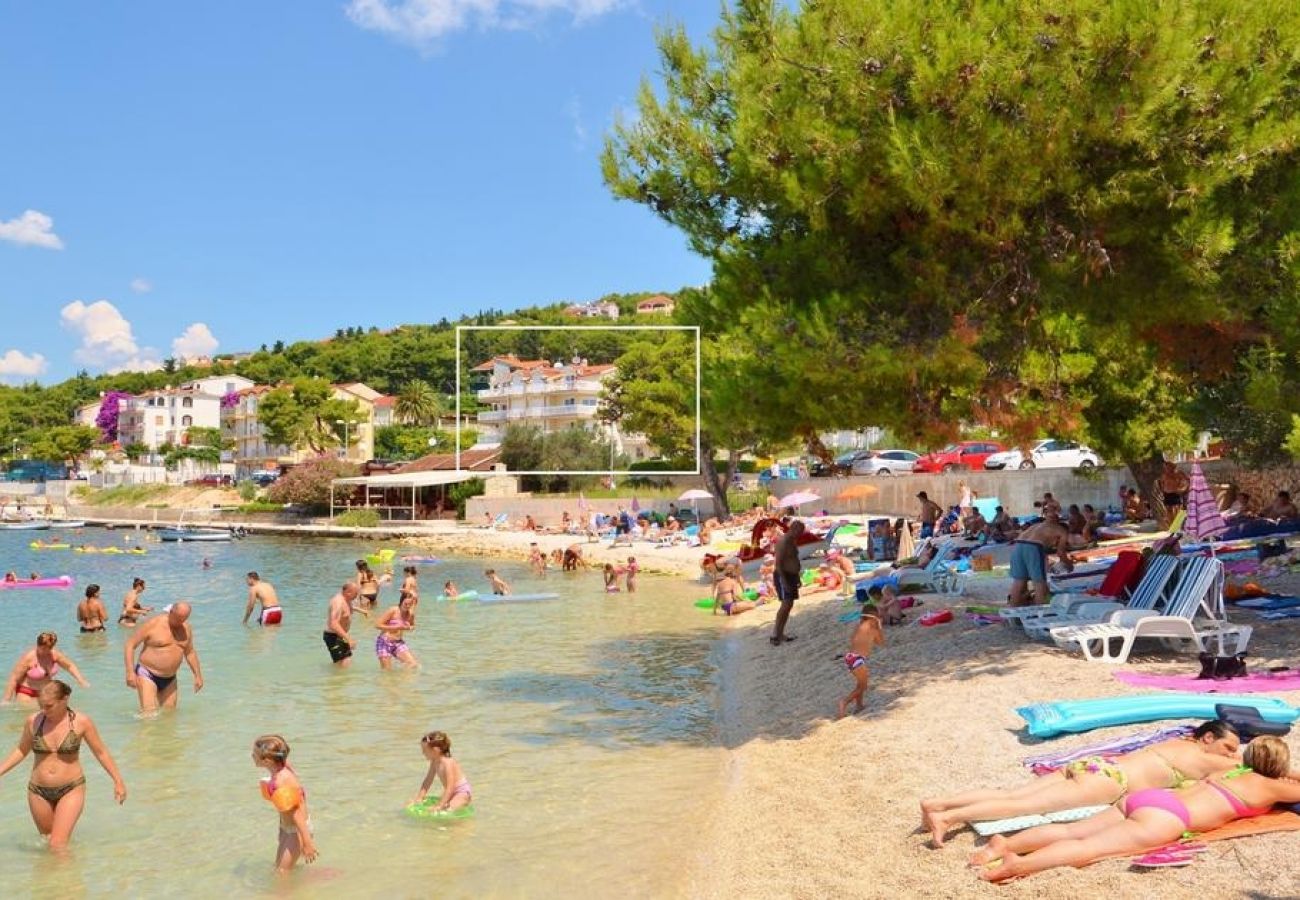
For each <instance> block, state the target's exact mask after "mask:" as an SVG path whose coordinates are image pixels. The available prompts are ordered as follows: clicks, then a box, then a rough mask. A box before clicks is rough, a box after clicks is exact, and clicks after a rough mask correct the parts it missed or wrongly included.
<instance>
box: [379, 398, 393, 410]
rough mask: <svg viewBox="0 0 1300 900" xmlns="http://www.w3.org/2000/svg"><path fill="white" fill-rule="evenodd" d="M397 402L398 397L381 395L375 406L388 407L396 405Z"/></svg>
mask: <svg viewBox="0 0 1300 900" xmlns="http://www.w3.org/2000/svg"><path fill="white" fill-rule="evenodd" d="M396 403H397V398H396V397H380V398H379V399H378V400H376V401H375V406H377V407H380V408H387V407H389V406H393V405H395V404H396Z"/></svg>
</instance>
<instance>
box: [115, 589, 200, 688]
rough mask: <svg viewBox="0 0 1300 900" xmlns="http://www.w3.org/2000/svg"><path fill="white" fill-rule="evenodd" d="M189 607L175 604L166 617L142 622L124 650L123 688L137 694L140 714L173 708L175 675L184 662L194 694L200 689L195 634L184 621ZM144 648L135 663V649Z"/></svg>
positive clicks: (183, 602)
mask: <svg viewBox="0 0 1300 900" xmlns="http://www.w3.org/2000/svg"><path fill="white" fill-rule="evenodd" d="M189 617H190V605H189V604H188V603H186V602H185V601H184V600H182V601H180V602H179V603H174V604H172V606H171V607H170V608H169V609H168V611H167V615H165V616H157V617H155V618H152V619H150V620H149V621H147V622H145V623H144V625H142V626H141V627H140V629H139V630H138V631H136V632H135V633H134V634H132V635H131V637H130V638H129V639H128V640H127V642H126V647H125V648H124V652H125V656H126V686H127V687H129V688H135V690H136V692H137V693H138V694H139V695H140V711H141V712H152V711H154V710H156V709H158V707H159V705H162V706H165V707H167V708H168V709H174V708H175V707H176V699H177V694H178V691H177V686H176V673H177V672H179V671H180V668H181V661H182V660H184V661H185V662H186V663H187V664H188V665H189V667H190V671H191V672H193V673H194V693H196V694H197V693H198V692H199V691H201V690H203V672H202V670H201V669H200V668H199V652H198V651H197V650H196V649H194V631H193V630H192V629H191V628H190V626H189V623H188V622H187V621H186V620H187V619H189ZM139 646H143V647H144V649H143V650H142V651H141V652H140V661H139V662H136V658H135V650H136V647H139Z"/></svg>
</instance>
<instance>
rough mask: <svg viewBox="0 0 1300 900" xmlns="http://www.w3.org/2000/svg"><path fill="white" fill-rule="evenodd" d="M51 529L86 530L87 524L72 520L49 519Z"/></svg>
mask: <svg viewBox="0 0 1300 900" xmlns="http://www.w3.org/2000/svg"><path fill="white" fill-rule="evenodd" d="M46 521H47V522H49V523H50V527H51V528H85V527H86V523H85V522H80V521H74V520H71V519H47V520H46Z"/></svg>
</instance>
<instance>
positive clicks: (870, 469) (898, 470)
mask: <svg viewBox="0 0 1300 900" xmlns="http://www.w3.org/2000/svg"><path fill="white" fill-rule="evenodd" d="M920 455H921V454H919V453H913V452H912V451H911V450H872V451H870V452H869V453H868V454H859V455H858V458H857V459H855V460H854V461H853V474H854V475H900V474H903V473H905V472H910V471H912V469H913V467H914V466H915V465H916V461H917V459H918V458H919V457H920Z"/></svg>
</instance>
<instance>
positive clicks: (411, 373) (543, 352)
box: [0, 292, 674, 448]
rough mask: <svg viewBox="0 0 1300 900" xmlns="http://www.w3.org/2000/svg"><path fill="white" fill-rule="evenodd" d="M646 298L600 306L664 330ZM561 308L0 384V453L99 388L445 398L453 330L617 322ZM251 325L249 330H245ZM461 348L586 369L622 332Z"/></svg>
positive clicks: (612, 349) (63, 418)
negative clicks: (193, 382) (306, 379)
mask: <svg viewBox="0 0 1300 900" xmlns="http://www.w3.org/2000/svg"><path fill="white" fill-rule="evenodd" d="M653 295H654V294H653V293H652V292H644V293H639V294H611V295H609V296H607V297H603V298H601V301H602V302H610V301H612V302H615V303H617V304H618V306H619V311H620V318H619V320H618V324H620V325H639V324H653V325H663V324H667V323H668V322H669V319H668V317H665V316H658V315H656V316H637V315H635V310H636V304H637V302H638V301H639V300H642V299H645V298H646V297H650V296H653ZM669 296H674V295H673V294H669ZM567 305H568V304H562V303H561V304H553V305H550V306H540V307H537V306H535V307H528V308H525V309H520V310H515V311H512V312H505V311H502V310H495V309H490V310H486V311H484V312H481V313H479V314H478V315H475V316H466V317H463V318H461V319H459V320H456V321H454V322H450V321H448V320H446V319H442V320H441V321H439V322H437V323H434V324H422V325H419V324H413V325H402V326H399V327H398V328H394V329H392V330H389V331H380V330H379V329H377V328H374V327H367V326H364V325H361V326H349V327H346V328H339V329H337V330H336V331H335V332H334V334H333V335H322V336H321V339H320V340H316V341H298V342H295V343H292V344H287V345H286V344H285V343H284V342H283V341H278V340H273V339H272V340H268V341H267V342H266V343H263V344H261V346H260V348H259V349H257V350H256V351H255V352H253V353H251V354H249V355H244V354H236V355H234V356H230V355H226V356H223V355H218V356H217V358H216V359H215V360H214V363H213V365H212V366H211V367H205V368H191V367H186V366H180V367H178V366H176V365H175V364H174V361H168V364H167V365H166V366H165V368H164V369H163V370H160V371H156V372H121V373H118V374H115V375H98V376H91V375H88V374H86V373H85V372H81V373H78V374H77V375H76V376H75V377H73V378H69V379H68V380H67V381H63V382H60V383H59V384H53V385H39V384H36V383H31V384H26V385H22V386H20V387H15V386H12V385H0V446H3V447H6V448H7V447H8V446H9V444H10V442H11V441H13V440H14V439H18V440H20V441H24V442H25V441H27V440H29V439H30V437H31V435H30V432H32V431H33V430H34V429H40V428H49V427H53V426H57V425H66V424H68V422H69V420H70V419H71V417H72V415H73V413H74V412H75V411H76V409H77V408H78V407H79V406H82V405H84V404H86V403H91V402H93V401H95V400H97V399H98V398H99V395H100V394H101V393H103V392H106V391H126V392H128V393H132V394H136V393H140V392H143V391H147V390H152V389H155V388H161V387H163V386H165V385H168V384H178V383H180V382H183V381H187V380H189V379H192V378H201V377H203V376H206V375H213V374H227V373H230V372H234V373H236V374H239V375H243V376H244V377H246V378H251V379H252V380H254V381H256V382H258V383H259V384H277V383H280V382H284V381H289V380H291V379H294V378H298V377H302V376H315V377H319V378H325V379H328V380H329V381H331V382H334V383H341V382H352V381H362V382H365V383H366V384H368V385H370V386H371V387H373V388H374V389H375V390H378V391H383V392H385V393H396V392H398V391H399V390H400V389H401V386H402V385H403V384H405V383H406V382H408V381H411V380H414V379H419V380H422V381H426V382H428V383H429V384H431V385H433V386H434V388H435V389H436V390H438V391H439V392H441V393H443V394H450V393H452V392H453V391H454V390H455V382H456V368H455V366H456V326H457V325H499V324H502V323H507V322H508V323H514V324H519V325H574V324H583V325H601V324H614V323H612V322H610V321H609V320H608V319H575V318H573V317H571V316H566V315H565V314H564V309H565V307H566V306H567ZM254 327H255V326H254V325H251V324H250V326H249V328H250V331H252V329H253V328H254ZM267 337H270V336H267ZM250 338H251V339H250V340H249V343H250V344H253V346H256V343H255V342H256V341H257V340H258V336H256V335H250ZM461 348H462V350H461V352H462V354H463V355H464V358H465V360H466V361H467V362H468V364H469V365H474V364H476V363H479V362H482V361H483V360H485V359H487V358H488V357H490V356H492V355H493V354H496V353H516V354H518V355H519V356H521V357H525V358H528V357H531V358H544V359H569V358H571V357H573V356H574V355H578V356H582V357H585V358H587V359H588V360H589V361H590V362H592V363H604V362H612V361H613V360H614V358H615V357H616V356H618V354H619V352H620V351H621V344H620V342H619V333H618V332H612V331H605V332H601V331H594V332H575V331H567V332H566V331H553V332H543V331H523V332H492V331H468V332H463V333H462V340H461Z"/></svg>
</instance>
